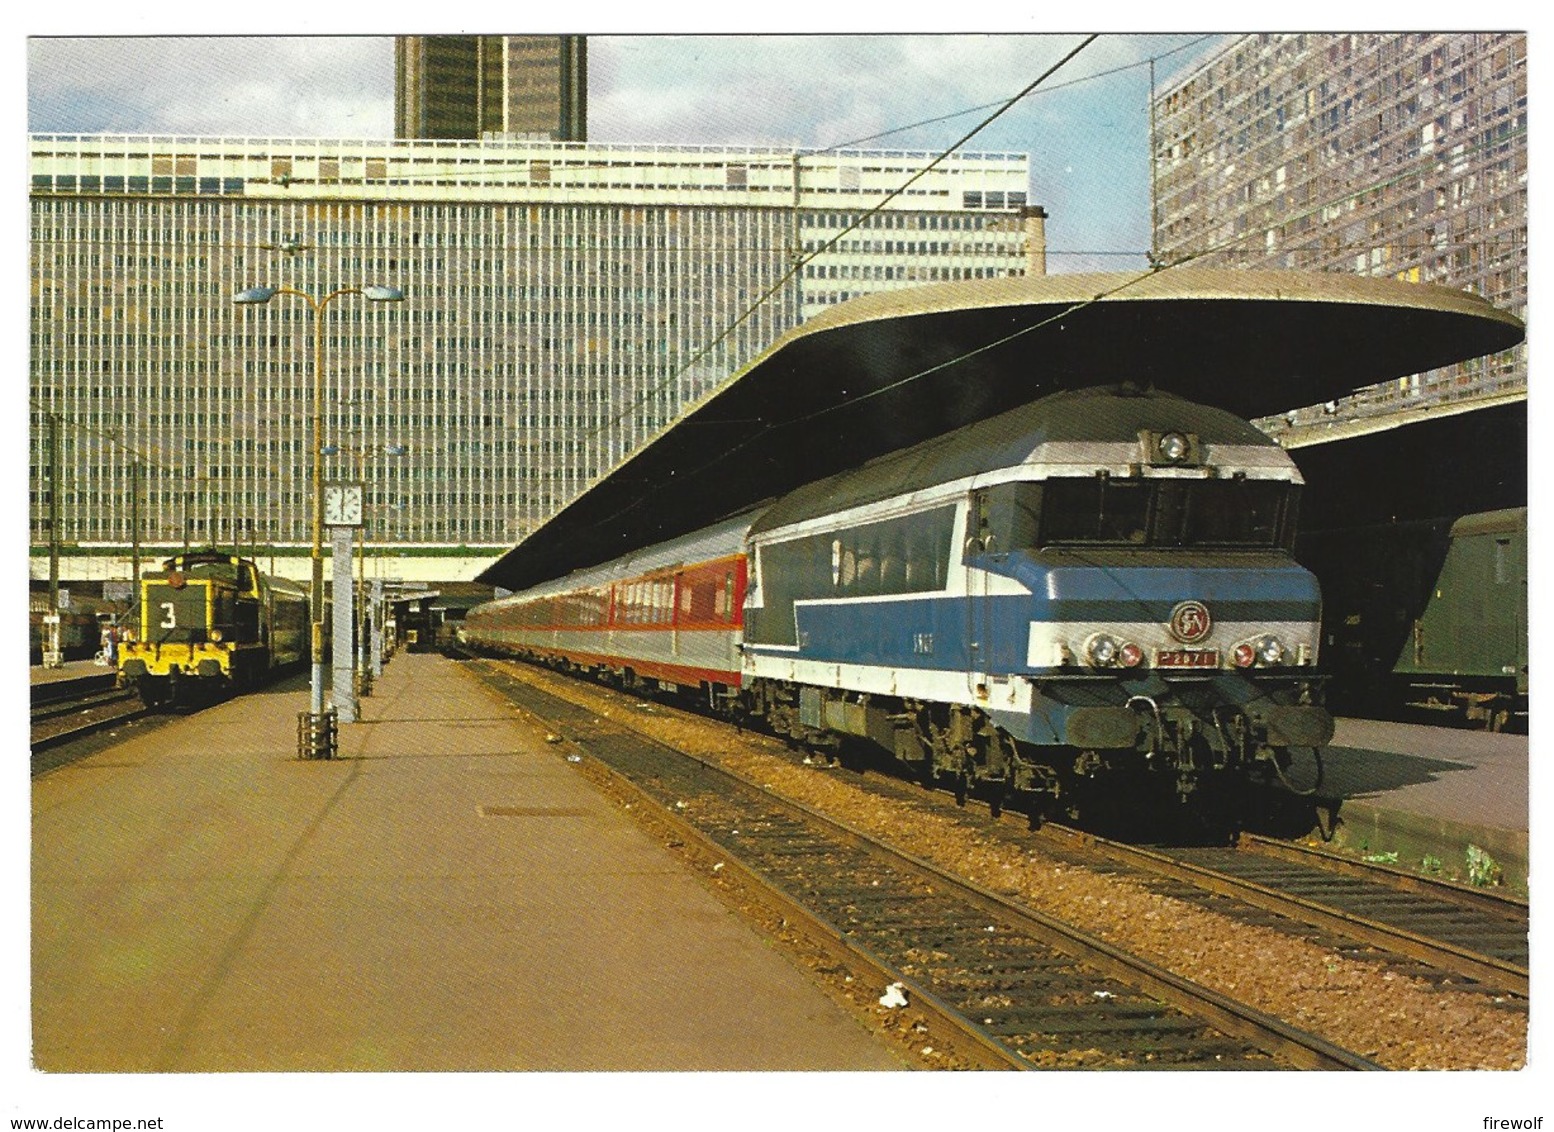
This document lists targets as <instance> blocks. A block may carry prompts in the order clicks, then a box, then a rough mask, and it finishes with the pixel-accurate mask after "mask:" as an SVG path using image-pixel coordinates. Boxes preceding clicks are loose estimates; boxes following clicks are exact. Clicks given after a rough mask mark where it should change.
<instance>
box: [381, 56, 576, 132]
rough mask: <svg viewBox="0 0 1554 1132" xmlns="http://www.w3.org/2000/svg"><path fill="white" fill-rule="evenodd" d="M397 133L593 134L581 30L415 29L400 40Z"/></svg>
mask: <svg viewBox="0 0 1554 1132" xmlns="http://www.w3.org/2000/svg"><path fill="white" fill-rule="evenodd" d="M394 135H395V136H396V137H399V138H406V139H411V138H420V139H426V138H441V139H469V140H478V139H480V138H483V137H489V136H498V137H528V138H543V139H548V140H551V141H573V142H582V141H587V140H588V40H587V38H586V37H584V36H581V35H410V36H399V37H397V38H396V39H395V40H394Z"/></svg>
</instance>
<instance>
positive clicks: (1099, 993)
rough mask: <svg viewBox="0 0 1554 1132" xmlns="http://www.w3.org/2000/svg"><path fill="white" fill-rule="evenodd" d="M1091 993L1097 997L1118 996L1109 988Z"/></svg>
mask: <svg viewBox="0 0 1554 1132" xmlns="http://www.w3.org/2000/svg"><path fill="white" fill-rule="evenodd" d="M1090 993H1091V994H1093V995H1094V996H1095V997H1096V998H1116V997H1117V996H1116V995H1115V994H1113V993H1112V992H1111V991H1109V990H1098V991H1091V992H1090Z"/></svg>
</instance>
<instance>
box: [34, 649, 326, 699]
mask: <svg viewBox="0 0 1554 1132" xmlns="http://www.w3.org/2000/svg"><path fill="white" fill-rule="evenodd" d="M29 668H30V671H29V673H28V679H29V680H30V681H31V682H32V683H34V684H58V683H60V682H61V681H64V680H80V679H83V678H85V677H87V676H112V675H113V669H112V668H110V667H108V665H106V664H98V663H97V662H96V661H95V660H67V661H65V662H64V663H63V664H61V665H59V666H58V667H57V668H44V667H43V665H41V664H34V665H30V666H29ZM302 706H303V707H306V706H307V705H306V704H303V705H302Z"/></svg>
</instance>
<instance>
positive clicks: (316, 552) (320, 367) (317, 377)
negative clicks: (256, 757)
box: [232, 286, 405, 758]
mask: <svg viewBox="0 0 1554 1132" xmlns="http://www.w3.org/2000/svg"><path fill="white" fill-rule="evenodd" d="M276 295H293V296H295V297H297V298H299V299H301V300H302V301H303V302H305V303H307V304H308V308H309V309H310V310H311V311H312V314H313V468H312V472H313V508H312V511H313V514H312V520H313V521H312V527H313V582H312V598H311V601H310V607H311V616H310V618H309V620H310V621H311V623H312V635H311V644H312V647H311V650H310V651H311V654H312V669H311V676H310V678H309V681H308V692H309V696H308V701H309V711H310V713H311V714H312V715H313V716H314V717H315V718H314V720H313V722H312V724H311V725H310V726H309V727H308V728H307V729H306V730H307V733H308V735H309V736H310V737H311V739H316V740H318V741H327V742H328V743H329V747H328V752H329V753H328V754H325V755H323V756H322V757H324V758H329V757H332V756H333V752H334V746H333V744H334V727H333V722H334V717H333V713H330V717H329V720H328V725H327V726H326V725H325V721H324V720H323V719H322V717H323V716H324V714H325V712H324V453H323V448H324V310H325V308H326V307H328V306H329V304H330V303H332V302H333V301H334V300H335V299H338V298H340V297H341V296H342V295H360V296H362V297H363V298H365V299H366V300H367V301H368V302H372V303H398V302H403V301H404V298H405V295H404V292H403V291H401V290H399V288H397V287H378V286H370V287H340V288H337V289H336V290H334V291H331V292H330V293H329V294H327V295H325V296H324V297H323V298H321V299H318V298H314V297H313V296H312V295H310V294H308V292H306V291H301V290H298V289H297V288H295V287H249V288H247V289H246V290H243V291H240V292H238V294H236V295H235V296H233V299H232V301H233V302H234V303H237V304H239V305H240V306H258V305H262V304H264V303H268V302H269V301H270V300H271V299H273V298H274V297H275V296H276ZM347 561H349V560H347ZM346 575H347V577H349V575H350V571H349V569H347V571H346ZM347 651H349V650H347ZM354 699H355V697H354V696H353V697H352V700H353V706H354ZM312 751H313V748H312V747H305V746H303V745H302V739H301V731H300V730H299V738H298V755H299V756H300V757H301V758H312V757H315V756H314V755H313V754H312V753H311V752H312Z"/></svg>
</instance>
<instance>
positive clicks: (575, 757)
mask: <svg viewBox="0 0 1554 1132" xmlns="http://www.w3.org/2000/svg"><path fill="white" fill-rule="evenodd" d="M582 761H583V756H582V755H568V756H567V762H569V763H580V762H582Z"/></svg>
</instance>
